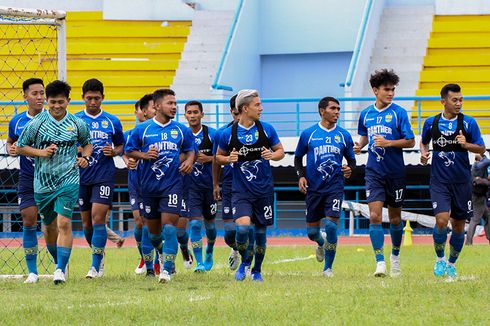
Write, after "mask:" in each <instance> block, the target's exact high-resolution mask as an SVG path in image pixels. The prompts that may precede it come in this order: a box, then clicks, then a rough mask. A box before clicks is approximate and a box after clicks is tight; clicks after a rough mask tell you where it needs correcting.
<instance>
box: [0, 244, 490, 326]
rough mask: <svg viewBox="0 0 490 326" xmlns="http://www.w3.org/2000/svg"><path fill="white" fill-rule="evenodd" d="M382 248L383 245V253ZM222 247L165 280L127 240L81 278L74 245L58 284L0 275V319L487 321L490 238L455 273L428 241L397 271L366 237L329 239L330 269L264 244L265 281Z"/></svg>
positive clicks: (84, 264) (83, 259)
mask: <svg viewBox="0 0 490 326" xmlns="http://www.w3.org/2000/svg"><path fill="white" fill-rule="evenodd" d="M388 249H389V248H386V249H385V250H386V253H388V255H389V251H388ZM228 253H229V251H228V249H227V248H224V247H221V248H216V254H215V266H214V268H213V270H212V271H211V272H208V273H206V274H194V273H193V272H192V270H185V269H184V268H183V266H182V260H181V257H180V255H179V256H178V257H177V274H176V275H175V276H174V278H173V279H172V282H171V283H168V284H159V283H157V279H153V278H152V279H147V278H145V277H144V276H137V275H135V274H134V268H135V265H136V263H137V251H136V249H135V248H123V249H109V250H108V251H107V256H106V275H105V276H104V278H102V279H95V280H87V279H85V278H84V276H85V274H86V272H87V271H88V267H89V266H90V251H89V249H78V248H75V249H74V251H73V254H72V256H71V259H70V276H69V279H68V281H67V283H66V284H65V285H62V286H55V285H53V284H52V281H51V280H41V281H40V282H39V283H38V284H23V283H22V281H21V280H2V281H0V316H1V318H0V324H1V325H53V324H62V325H161V324H164V323H165V324H167V323H169V324H170V325H192V324H206V325H285V324H289V325H320V324H348V325H352V324H354V325H357V324H364V325H374V324H390V325H391V324H393V325H394V324H398V325H400V324H401V325H405V324H458V325H460V324H467V325H474V324H487V325H488V324H489V323H490V312H488V293H489V292H490V283H489V279H490V277H489V273H490V259H489V256H490V246H473V247H465V248H464V249H463V252H462V255H461V257H460V259H459V261H458V264H457V267H458V273H459V275H460V277H459V279H458V280H456V281H453V282H448V281H447V280H445V279H435V278H434V276H433V275H432V268H433V264H434V250H433V248H432V247H431V246H414V247H409V248H402V261H401V264H402V265H401V266H402V271H403V275H402V276H401V277H399V278H389V277H387V278H382V279H380V278H375V277H373V276H372V273H373V272H374V269H375V263H374V257H373V254H372V250H371V248H370V247H368V246H343V247H340V248H338V251H337V257H336V261H335V264H334V272H335V277H334V278H332V279H326V278H324V277H323V276H322V275H321V271H322V266H323V265H322V263H318V262H316V260H315V258H314V256H313V255H314V246H309V247H306V246H291V247H269V248H268V249H267V255H266V259H265V262H264V266H263V276H264V280H265V282H264V283H254V282H251V281H250V280H248V279H247V280H245V281H244V282H236V281H234V278H233V276H234V273H233V272H231V271H230V270H229V269H228V267H227V266H226V261H227V257H228Z"/></svg>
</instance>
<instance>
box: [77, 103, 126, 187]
mask: <svg viewBox="0 0 490 326" xmlns="http://www.w3.org/2000/svg"><path fill="white" fill-rule="evenodd" d="M75 116H77V117H78V118H80V119H82V120H83V121H85V123H86V124H87V126H88V128H89V130H90V137H91V138H92V144H93V146H94V149H93V151H92V155H91V156H90V158H89V166H88V167H87V168H85V169H81V170H80V184H81V185H93V184H97V183H114V179H115V173H116V167H115V165H114V159H113V158H112V157H110V156H105V155H104V152H103V151H102V148H103V147H104V146H106V145H107V144H109V145H111V146H112V145H114V146H119V145H123V144H124V135H123V131H122V125H121V122H120V121H119V119H118V118H116V117H115V116H114V115H112V114H109V113H107V112H104V111H101V112H100V113H99V114H97V115H96V116H92V115H90V114H88V113H87V111H85V110H84V111H80V112H77V113H75Z"/></svg>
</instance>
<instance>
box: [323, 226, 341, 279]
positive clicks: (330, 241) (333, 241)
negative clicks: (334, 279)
mask: <svg viewBox="0 0 490 326" xmlns="http://www.w3.org/2000/svg"><path fill="white" fill-rule="evenodd" d="M325 233H326V234H327V242H326V243H325V265H324V267H323V270H324V271H325V270H327V269H328V268H330V269H332V265H333V260H334V259H335V254H336V253H337V241H338V240H337V239H338V238H337V223H335V222H333V221H330V220H329V219H325Z"/></svg>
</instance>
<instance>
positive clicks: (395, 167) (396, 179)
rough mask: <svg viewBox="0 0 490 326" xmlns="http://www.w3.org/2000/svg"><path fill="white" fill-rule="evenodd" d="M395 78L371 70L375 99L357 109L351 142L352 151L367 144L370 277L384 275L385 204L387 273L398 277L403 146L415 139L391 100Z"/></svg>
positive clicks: (409, 145) (405, 116)
mask: <svg viewBox="0 0 490 326" xmlns="http://www.w3.org/2000/svg"><path fill="white" fill-rule="evenodd" d="M398 82H399V77H398V76H397V75H396V74H395V73H394V72H393V70H390V71H388V70H387V69H382V70H380V71H375V72H374V74H372V75H371V78H370V80H369V83H370V84H371V87H372V89H373V93H374V95H375V96H376V102H375V103H374V104H372V105H370V106H368V107H367V108H366V109H364V110H363V111H362V112H361V115H360V117H359V125H358V129H357V130H358V134H359V135H360V136H361V137H360V140H359V142H356V143H355V144H354V152H355V153H356V154H359V153H360V152H361V149H362V148H363V147H364V146H366V145H368V144H369V148H368V153H369V154H368V162H367V164H366V199H367V203H368V206H369V215H370V216H369V220H370V225H369V236H370V238H371V243H372V245H373V249H374V254H375V257H376V271H375V272H374V276H378V277H379V276H381V277H383V276H386V263H385V258H384V254H383V246H384V234H383V227H382V225H381V222H382V210H383V206H384V204H387V205H388V216H389V219H390V235H391V243H392V250H391V255H390V262H391V266H390V275H391V276H398V275H400V274H401V269H400V256H399V255H400V246H401V243H402V236H403V222H402V220H401V211H402V205H403V198H404V196H405V188H406V180H405V163H404V162H403V148H412V147H413V146H414V145H415V139H414V135H413V131H412V127H411V125H410V119H409V118H408V114H407V111H405V109H404V108H402V107H401V106H399V105H397V104H396V103H393V96H394V95H395V87H396V85H398Z"/></svg>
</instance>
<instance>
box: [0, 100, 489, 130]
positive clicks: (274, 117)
mask: <svg viewBox="0 0 490 326" xmlns="http://www.w3.org/2000/svg"><path fill="white" fill-rule="evenodd" d="M319 100H320V98H262V99H261V101H262V103H263V104H264V111H263V113H262V117H261V119H262V120H263V121H266V122H270V123H272V124H273V125H274V127H275V129H276V131H277V132H278V134H279V136H283V137H284V136H299V135H300V134H301V131H302V130H304V129H306V128H307V127H309V126H310V125H312V124H313V123H316V122H318V120H319V117H318V108H317V105H318V101H319ZM338 100H339V101H340V102H341V107H344V106H345V103H347V102H353V103H357V105H358V106H359V108H358V109H353V110H342V111H341V114H342V116H341V119H340V120H339V125H340V126H342V127H344V128H346V129H347V130H349V131H351V132H352V133H354V134H356V133H357V120H358V117H359V113H360V111H361V108H363V107H365V106H367V105H369V103H373V102H374V100H375V98H374V97H339V98H338ZM464 100H465V101H469V100H471V101H481V100H486V101H488V100H490V95H476V96H465V97H464ZM200 101H201V102H202V103H203V104H205V106H206V109H207V112H206V116H205V122H204V123H206V124H207V125H209V126H212V127H215V128H219V127H221V126H223V125H225V124H227V123H228V122H229V121H230V119H231V117H230V115H229V113H228V109H227V105H228V102H229V101H228V100H225V99H223V100H214V99H213V100H200ZM400 101H403V102H405V103H406V102H412V101H413V103H408V104H407V105H406V106H409V107H406V109H407V112H408V113H409V116H411V117H412V128H413V130H414V131H415V132H416V133H418V134H421V132H422V127H423V121H424V119H425V118H424V116H427V115H435V114H437V113H438V112H441V111H442V105H439V107H440V109H433V108H426V107H424V105H426V103H428V102H439V101H440V97H438V96H403V97H397V98H395V100H394V102H400ZM186 102H187V100H178V101H177V103H178V104H179V106H180V107H181V108H182V107H183V104H185V103H186ZM134 103H135V101H131V100H119V101H115V100H111V101H109V100H108V101H104V103H103V107H105V108H109V109H108V111H109V112H111V111H110V106H112V105H128V106H130V105H131V106H132V105H134ZM3 106H13V108H14V109H13V110H12V112H13V113H14V114H15V113H16V112H17V111H19V112H20V110H19V108H20V107H24V108H25V103H24V102H22V101H14V102H7V101H0V107H3ZM70 106H71V109H70V112H76V111H77V110H81V109H82V108H83V101H71V103H70ZM73 107H75V109H73ZM431 107H434V106H433V105H432V106H431ZM463 107H464V104H463ZM181 111H182V110H178V112H177V116H176V119H177V121H180V122H185V118H184V117H183V113H182V112H181ZM480 112H485V113H488V116H486V115H485V116H483V117H479V118H478V119H477V120H479V121H488V120H490V107H485V106H483V105H482V107H481V108H478V109H469V110H464V113H465V114H468V115H473V114H478V113H480ZM116 115H117V116H118V117H119V118H120V119H121V120H123V126H124V128H125V129H130V128H132V127H133V126H134V123H135V121H136V120H135V119H134V118H133V115H132V114H116ZM5 118H6V119H5V120H4V121H6V120H8V119H9V118H10V117H9V116H6V117H5ZM6 124H7V122H3V123H2V124H1V125H2V126H4V127H5V126H6ZM481 131H482V133H483V134H488V133H490V124H489V126H481Z"/></svg>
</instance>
